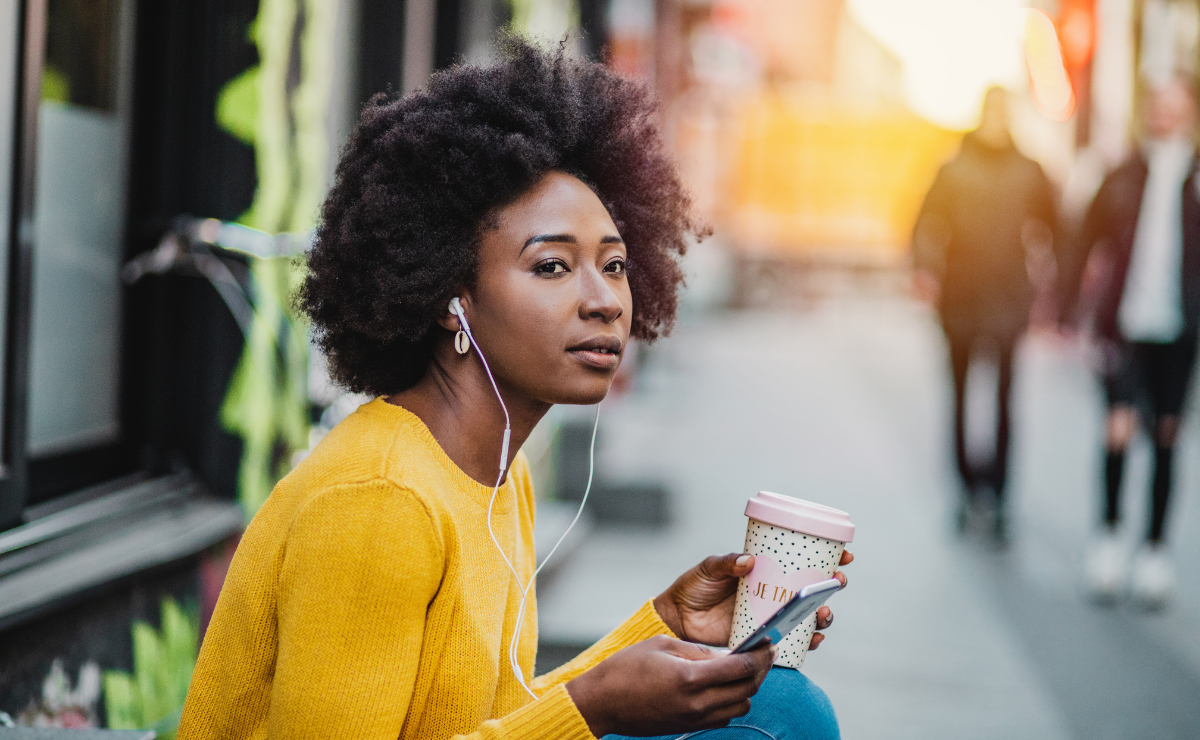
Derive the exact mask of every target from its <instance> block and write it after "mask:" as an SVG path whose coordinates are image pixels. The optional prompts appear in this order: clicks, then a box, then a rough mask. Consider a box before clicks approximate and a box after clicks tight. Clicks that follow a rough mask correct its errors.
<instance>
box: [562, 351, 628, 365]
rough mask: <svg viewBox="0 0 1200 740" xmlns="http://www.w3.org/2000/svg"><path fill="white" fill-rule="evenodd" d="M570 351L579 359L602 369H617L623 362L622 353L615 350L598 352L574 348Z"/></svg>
mask: <svg viewBox="0 0 1200 740" xmlns="http://www.w3.org/2000/svg"><path fill="white" fill-rule="evenodd" d="M570 353H571V354H572V355H574V356H575V357H577V358H579V361H580V362H582V363H583V364H585V365H590V366H591V367H595V368H600V369H601V370H615V369H616V368H617V365H620V364H621V355H619V354H617V353H615V352H597V351H594V350H587V349H573V350H570Z"/></svg>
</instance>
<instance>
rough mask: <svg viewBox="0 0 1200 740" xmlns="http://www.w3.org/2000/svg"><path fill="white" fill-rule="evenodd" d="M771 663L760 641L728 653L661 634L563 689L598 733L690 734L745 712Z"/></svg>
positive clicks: (613, 657) (616, 655)
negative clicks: (747, 649)
mask: <svg viewBox="0 0 1200 740" xmlns="http://www.w3.org/2000/svg"><path fill="white" fill-rule="evenodd" d="M773 661H774V653H773V651H772V649H771V648H770V647H768V646H765V645H764V646H763V647H761V648H758V649H757V650H753V651H751V652H748V653H742V654H740V655H731V654H727V653H725V652H723V651H717V650H712V649H710V648H706V647H701V646H700V645H693V644H691V643H688V642H682V641H680V640H676V639H674V638H672V637H667V636H665V635H659V636H658V637H651V638H650V639H648V640H643V641H642V642H639V643H637V644H636V645H632V646H630V647H627V648H625V649H624V650H620V651H618V652H616V653H613V654H612V655H610V656H609V657H608V658H607V659H606V660H604V661H602V662H601V663H600V664H599V665H597V666H596V667H595V668H592V669H591V670H589V671H587V672H586V673H583V674H581V675H580V676H578V677H576V678H574V679H573V680H571V681H569V682H568V683H567V693H569V694H570V695H571V700H572V701H574V702H575V706H576V708H577V709H578V710H579V713H580V714H582V715H583V718H584V720H586V721H587V725H588V729H589V730H591V732H592V734H593V735H595V736H596V737H603V736H604V735H607V734H609V733H614V732H615V733H619V734H622V735H641V736H649V735H666V734H676V733H683V732H694V731H696V730H705V729H709V728H713V727H724V726H725V725H727V724H729V721H730V720H732V719H733V718H735V717H741V716H743V715H745V714H746V713H747V712H749V711H750V697H752V696H754V694H755V692H757V691H758V687H759V686H760V685H762V682H763V679H765V678H766V677H767V672H768V671H769V670H770V669H771V663H772V662H773Z"/></svg>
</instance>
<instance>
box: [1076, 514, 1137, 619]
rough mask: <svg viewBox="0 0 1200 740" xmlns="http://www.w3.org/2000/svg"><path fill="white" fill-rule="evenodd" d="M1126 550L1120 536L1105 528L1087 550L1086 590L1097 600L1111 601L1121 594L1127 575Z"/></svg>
mask: <svg viewBox="0 0 1200 740" xmlns="http://www.w3.org/2000/svg"><path fill="white" fill-rule="evenodd" d="M1128 558H1129V556H1128V552H1127V551H1126V549H1125V545H1124V544H1123V543H1122V542H1121V539H1120V537H1118V536H1117V533H1116V532H1115V531H1113V530H1109V529H1106V530H1104V532H1103V533H1102V534H1101V535H1100V537H1099V538H1098V539H1097V540H1096V541H1095V542H1094V543H1093V544H1092V547H1091V550H1090V551H1089V552H1088V556H1087V565H1086V567H1085V570H1084V577H1085V579H1086V581H1087V587H1088V591H1090V592H1091V594H1092V597H1093V598H1095V599H1097V600H1099V601H1113V600H1115V599H1116V598H1117V597H1118V596H1120V595H1121V590H1122V589H1123V588H1124V587H1125V580H1126V579H1127V578H1128V577H1129V570H1128V566H1127V563H1128Z"/></svg>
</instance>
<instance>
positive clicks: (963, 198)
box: [913, 134, 1058, 337]
mask: <svg viewBox="0 0 1200 740" xmlns="http://www.w3.org/2000/svg"><path fill="white" fill-rule="evenodd" d="M1054 203H1055V196H1054V188H1053V187H1052V186H1051V185H1050V181H1049V180H1048V179H1047V178H1046V175H1045V173H1044V172H1042V168H1041V167H1040V166H1039V165H1038V164H1037V162H1034V161H1033V160H1032V159H1029V158H1028V157H1026V156H1024V155H1022V154H1021V153H1020V152H1018V151H1017V150H1016V148H1015V147H1013V146H1011V145H1009V146H1007V147H1003V148H1000V149H997V148H995V147H991V146H988V145H986V144H984V143H982V142H981V141H979V139H978V137H976V136H975V135H974V134H967V136H966V137H965V138H964V139H963V144H962V149H961V150H960V151H959V153H958V155H957V156H955V157H954V159H952V160H951V161H950V162H948V163H947V164H945V165H943V166H942V168H941V170H940V171H939V172H938V175H937V179H936V180H935V181H934V183H933V187H932V188H930V189H929V193H928V195H926V196H925V203H924V205H923V206H922V208H921V215H920V217H919V218H918V220H917V230H916V234H915V235H914V240H913V241H914V261H915V266H916V267H918V268H920V269H924V270H928V271H930V272H931V273H933V274H934V275H936V276H937V277H939V278H940V280H941V288H942V289H941V301H940V305H939V311H940V313H941V317H942V324H943V325H944V326H945V328H946V331H947V332H950V333H955V334H962V333H967V334H973V333H980V332H985V333H992V334H996V335H998V336H1002V337H1015V336H1016V335H1017V334H1019V333H1020V332H1021V331H1022V330H1024V328H1025V326H1026V324H1027V323H1028V321H1029V307H1030V304H1031V303H1032V301H1033V293H1034V291H1033V287H1032V286H1031V284H1030V282H1029V274H1028V272H1027V269H1026V248H1025V244H1024V242H1023V240H1022V231H1023V230H1025V229H1028V227H1029V225H1030V222H1031V221H1032V222H1040V223H1041V224H1042V225H1043V227H1044V228H1042V229H1041V231H1042V233H1044V234H1046V235H1047V236H1049V237H1051V238H1053V235H1054V234H1055V233H1056V229H1057V221H1056V215H1055V205H1054ZM1027 233H1028V232H1027ZM1054 243H1055V245H1057V243H1058V240H1054Z"/></svg>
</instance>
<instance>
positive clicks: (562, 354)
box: [463, 172, 633, 404]
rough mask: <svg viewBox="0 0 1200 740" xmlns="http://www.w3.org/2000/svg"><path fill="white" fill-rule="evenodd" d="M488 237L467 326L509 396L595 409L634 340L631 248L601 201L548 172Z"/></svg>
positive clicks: (469, 298)
mask: <svg viewBox="0 0 1200 740" xmlns="http://www.w3.org/2000/svg"><path fill="white" fill-rule="evenodd" d="M491 226H492V228H486V229H485V230H484V232H483V235H482V239H481V243H480V248H479V280H478V282H477V284H476V287H475V288H474V290H472V291H470V292H469V293H468V294H467V295H466V296H465V297H464V300H463V309H464V311H465V313H466V316H467V321H469V322H470V323H471V330H472V333H473V334H474V335H475V338H476V340H477V341H478V342H479V344H480V345H481V347H482V350H483V354H484V356H485V357H486V358H487V361H488V363H489V364H490V365H491V368H492V372H493V373H495V375H496V381H497V382H498V383H499V384H500V385H501V386H502V387H503V388H504V390H505V391H506V393H505V395H506V396H507V395H509V394H510V393H513V392H516V393H518V394H522V395H525V396H526V397H528V398H529V399H530V400H535V401H540V402H544V403H570V404H591V403H599V402H600V401H601V400H602V399H603V398H604V396H605V395H607V393H608V389H609V386H610V385H611V383H612V379H613V376H614V375H615V374H616V372H617V367H618V366H619V365H620V363H621V357H622V355H623V353H624V350H625V345H626V342H627V341H628V340H629V327H630V321H631V319H632V315H633V298H632V296H631V295H630V292H629V281H628V279H627V276H626V274H625V243H624V242H623V241H622V240H621V235H620V234H619V233H618V232H617V227H616V225H614V224H613V220H612V217H611V216H609V214H608V210H607V209H606V208H605V207H604V204H602V203H601V202H600V199H599V198H597V197H596V194H595V193H593V192H592V191H591V189H590V188H588V186H587V185H584V184H583V183H582V182H581V181H580V180H578V179H577V178H575V177H572V176H571V175H567V174H564V173H561V172H552V173H550V174H548V175H547V176H546V177H544V178H543V179H542V180H541V181H540V182H539V183H538V184H536V185H535V186H534V187H533V188H531V189H530V190H529V192H527V193H525V194H524V195H523V196H521V198H519V199H518V200H517V201H516V202H514V203H512V204H510V205H508V206H506V207H504V208H502V209H500V210H499V211H498V212H497V213H496V218H495V219H494V220H493V221H492V223H491Z"/></svg>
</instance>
